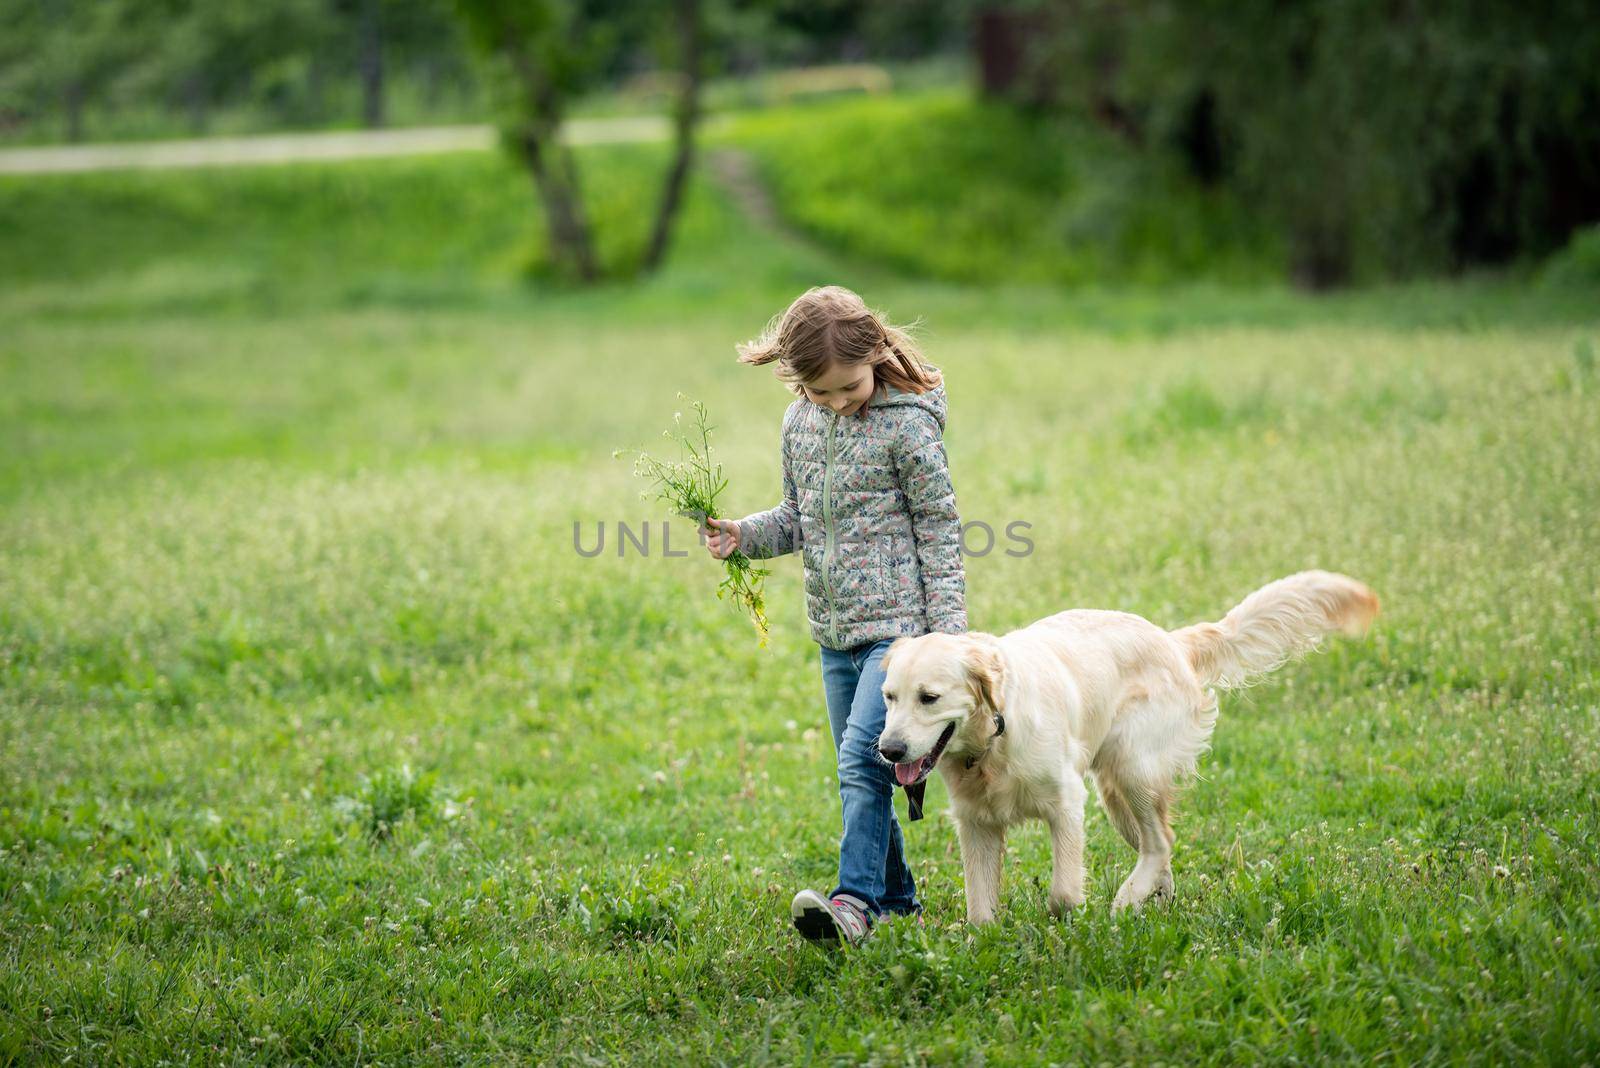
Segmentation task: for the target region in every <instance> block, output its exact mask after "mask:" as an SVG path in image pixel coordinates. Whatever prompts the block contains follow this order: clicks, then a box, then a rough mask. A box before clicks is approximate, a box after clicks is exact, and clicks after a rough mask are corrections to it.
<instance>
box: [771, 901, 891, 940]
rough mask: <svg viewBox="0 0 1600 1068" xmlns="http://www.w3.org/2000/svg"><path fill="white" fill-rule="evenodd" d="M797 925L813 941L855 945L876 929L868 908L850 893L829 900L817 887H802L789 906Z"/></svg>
mask: <svg viewBox="0 0 1600 1068" xmlns="http://www.w3.org/2000/svg"><path fill="white" fill-rule="evenodd" d="M789 913H790V915H792V916H793V917H794V925H795V927H796V928H798V929H799V931H800V933H801V934H802V935H804V936H805V937H807V938H809V939H811V941H813V942H835V941H839V942H848V943H850V944H851V945H855V944H856V943H857V942H860V941H861V940H862V939H863V938H865V937H867V935H868V934H870V933H871V931H872V924H871V922H870V921H869V920H868V919H867V910H866V907H865V905H863V904H862V902H860V901H858V900H856V899H855V898H853V897H851V896H850V895H849V894H840V895H839V896H837V897H835V898H834V899H833V900H831V901H830V900H828V899H827V898H825V897H823V896H822V895H821V894H819V893H817V892H816V891H815V890H802V891H800V892H799V893H798V894H796V895H794V904H792V905H790V906H789Z"/></svg>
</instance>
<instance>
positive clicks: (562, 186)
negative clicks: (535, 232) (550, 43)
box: [507, 42, 600, 282]
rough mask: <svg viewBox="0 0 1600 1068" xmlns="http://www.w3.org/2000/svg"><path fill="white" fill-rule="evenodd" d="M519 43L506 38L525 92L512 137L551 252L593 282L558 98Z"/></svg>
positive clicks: (590, 245)
mask: <svg viewBox="0 0 1600 1068" xmlns="http://www.w3.org/2000/svg"><path fill="white" fill-rule="evenodd" d="M519 44H520V42H515V43H508V47H507V54H508V57H509V58H510V60H511V67H512V70H514V71H515V72H516V75H517V77H518V79H520V80H521V82H522V87H523V90H524V92H526V94H527V100H526V102H525V104H524V106H525V108H526V109H527V110H526V115H527V117H526V118H525V119H524V120H523V123H522V126H521V128H520V129H518V130H517V134H516V142H517V148H518V149H519V150H520V151H521V152H522V159H523V161H524V162H525V163H527V165H528V170H530V171H532V172H533V180H534V184H535V185H536V186H537V187H538V192H539V200H540V201H541V202H542V203H543V205H544V216H545V224H546V226H547V227H548V229H549V236H550V252H551V257H552V258H553V259H554V260H555V261H556V262H557V263H558V264H562V265H564V266H565V267H567V268H568V269H569V270H571V271H572V273H573V274H574V275H575V276H576V277H577V278H578V279H579V280H580V281H583V282H594V281H597V280H598V279H599V277H600V268H599V265H598V263H597V262H596V260H595V255H594V241H593V239H592V238H591V236H590V234H589V221H588V219H587V218H586V217H585V216H584V212H583V198H582V196H581V195H580V192H579V188H578V168H577V165H576V164H575V163H574V162H573V159H572V151H571V150H570V149H569V148H567V147H566V146H565V145H563V144H562V143H561V141H560V133H561V99H560V97H559V95H558V94H557V92H556V90H555V87H554V86H552V85H551V84H550V80H549V78H547V77H546V76H545V72H544V70H543V69H542V68H541V67H540V66H539V64H538V63H537V62H535V61H534V60H533V58H532V57H531V56H529V55H528V53H527V52H526V51H525V50H523V49H522V48H521V47H518V45H519Z"/></svg>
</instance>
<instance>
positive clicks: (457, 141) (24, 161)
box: [0, 115, 671, 174]
mask: <svg viewBox="0 0 1600 1068" xmlns="http://www.w3.org/2000/svg"><path fill="white" fill-rule="evenodd" d="M670 134H671V127H670V126H669V124H668V123H667V121H666V120H665V119H663V118H660V117H657V116H650V115H647V116H638V117H631V116H630V117H623V118H610V119H574V120H572V121H571V122H569V123H567V127H566V131H565V138H566V140H567V141H568V142H569V143H571V144H575V145H598V144H608V143H615V142H620V141H661V140H665V139H666V138H667V137H668V136H670ZM496 136H497V135H496V133H495V129H494V127H492V126H425V127H417V128H413V129H406V130H337V131H332V132H328V133H303V134H273V135H270V136H265V137H212V138H205V139H203V140H197V141H142V142H133V143H128V144H96V145H52V146H49V147H45V148H5V149H0V174H64V173H70V172H75V171H104V170H121V169H126V168H137V169H146V168H159V167H233V166H244V165H252V164H263V163H297V162H301V161H306V160H338V159H362V158H367V157H374V156H414V155H422V154H427V153H433V152H481V151H485V150H487V149H491V148H493V147H494V145H495V139H496Z"/></svg>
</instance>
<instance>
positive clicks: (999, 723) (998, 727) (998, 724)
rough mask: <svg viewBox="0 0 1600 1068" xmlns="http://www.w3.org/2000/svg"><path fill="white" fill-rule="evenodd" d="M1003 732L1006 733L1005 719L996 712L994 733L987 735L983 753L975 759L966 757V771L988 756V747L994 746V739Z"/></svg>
mask: <svg viewBox="0 0 1600 1068" xmlns="http://www.w3.org/2000/svg"><path fill="white" fill-rule="evenodd" d="M1005 732H1006V717H1004V716H1002V715H1001V714H1000V713H998V712H996V713H995V714H994V733H993V734H991V735H989V741H988V744H986V745H985V746H984V747H983V752H981V753H979V754H978V755H977V756H975V757H967V770H968V771H971V770H972V765H974V764H976V763H977V762H978V761H980V760H982V759H983V758H984V757H986V756H988V755H989V746H991V745H993V744H994V740H995V739H996V738H998V737H1000V736H1001V735H1002V734H1004V733H1005Z"/></svg>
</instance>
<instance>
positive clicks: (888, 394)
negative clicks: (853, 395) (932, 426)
mask: <svg viewBox="0 0 1600 1068" xmlns="http://www.w3.org/2000/svg"><path fill="white" fill-rule="evenodd" d="M898 405H912V406H915V407H918V408H926V409H927V410H928V411H929V412H930V413H932V415H933V417H934V419H936V420H937V421H938V423H939V432H940V433H943V432H944V415H945V409H946V401H945V394H944V386H942V385H938V386H934V387H933V388H932V389H930V390H928V392H926V393H907V392H906V391H905V390H903V389H898V388H896V387H895V386H890V385H887V384H885V386H884V392H882V393H879V394H876V395H875V396H873V398H872V399H871V400H870V401H868V402H867V407H869V408H888V407H894V406H898Z"/></svg>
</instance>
